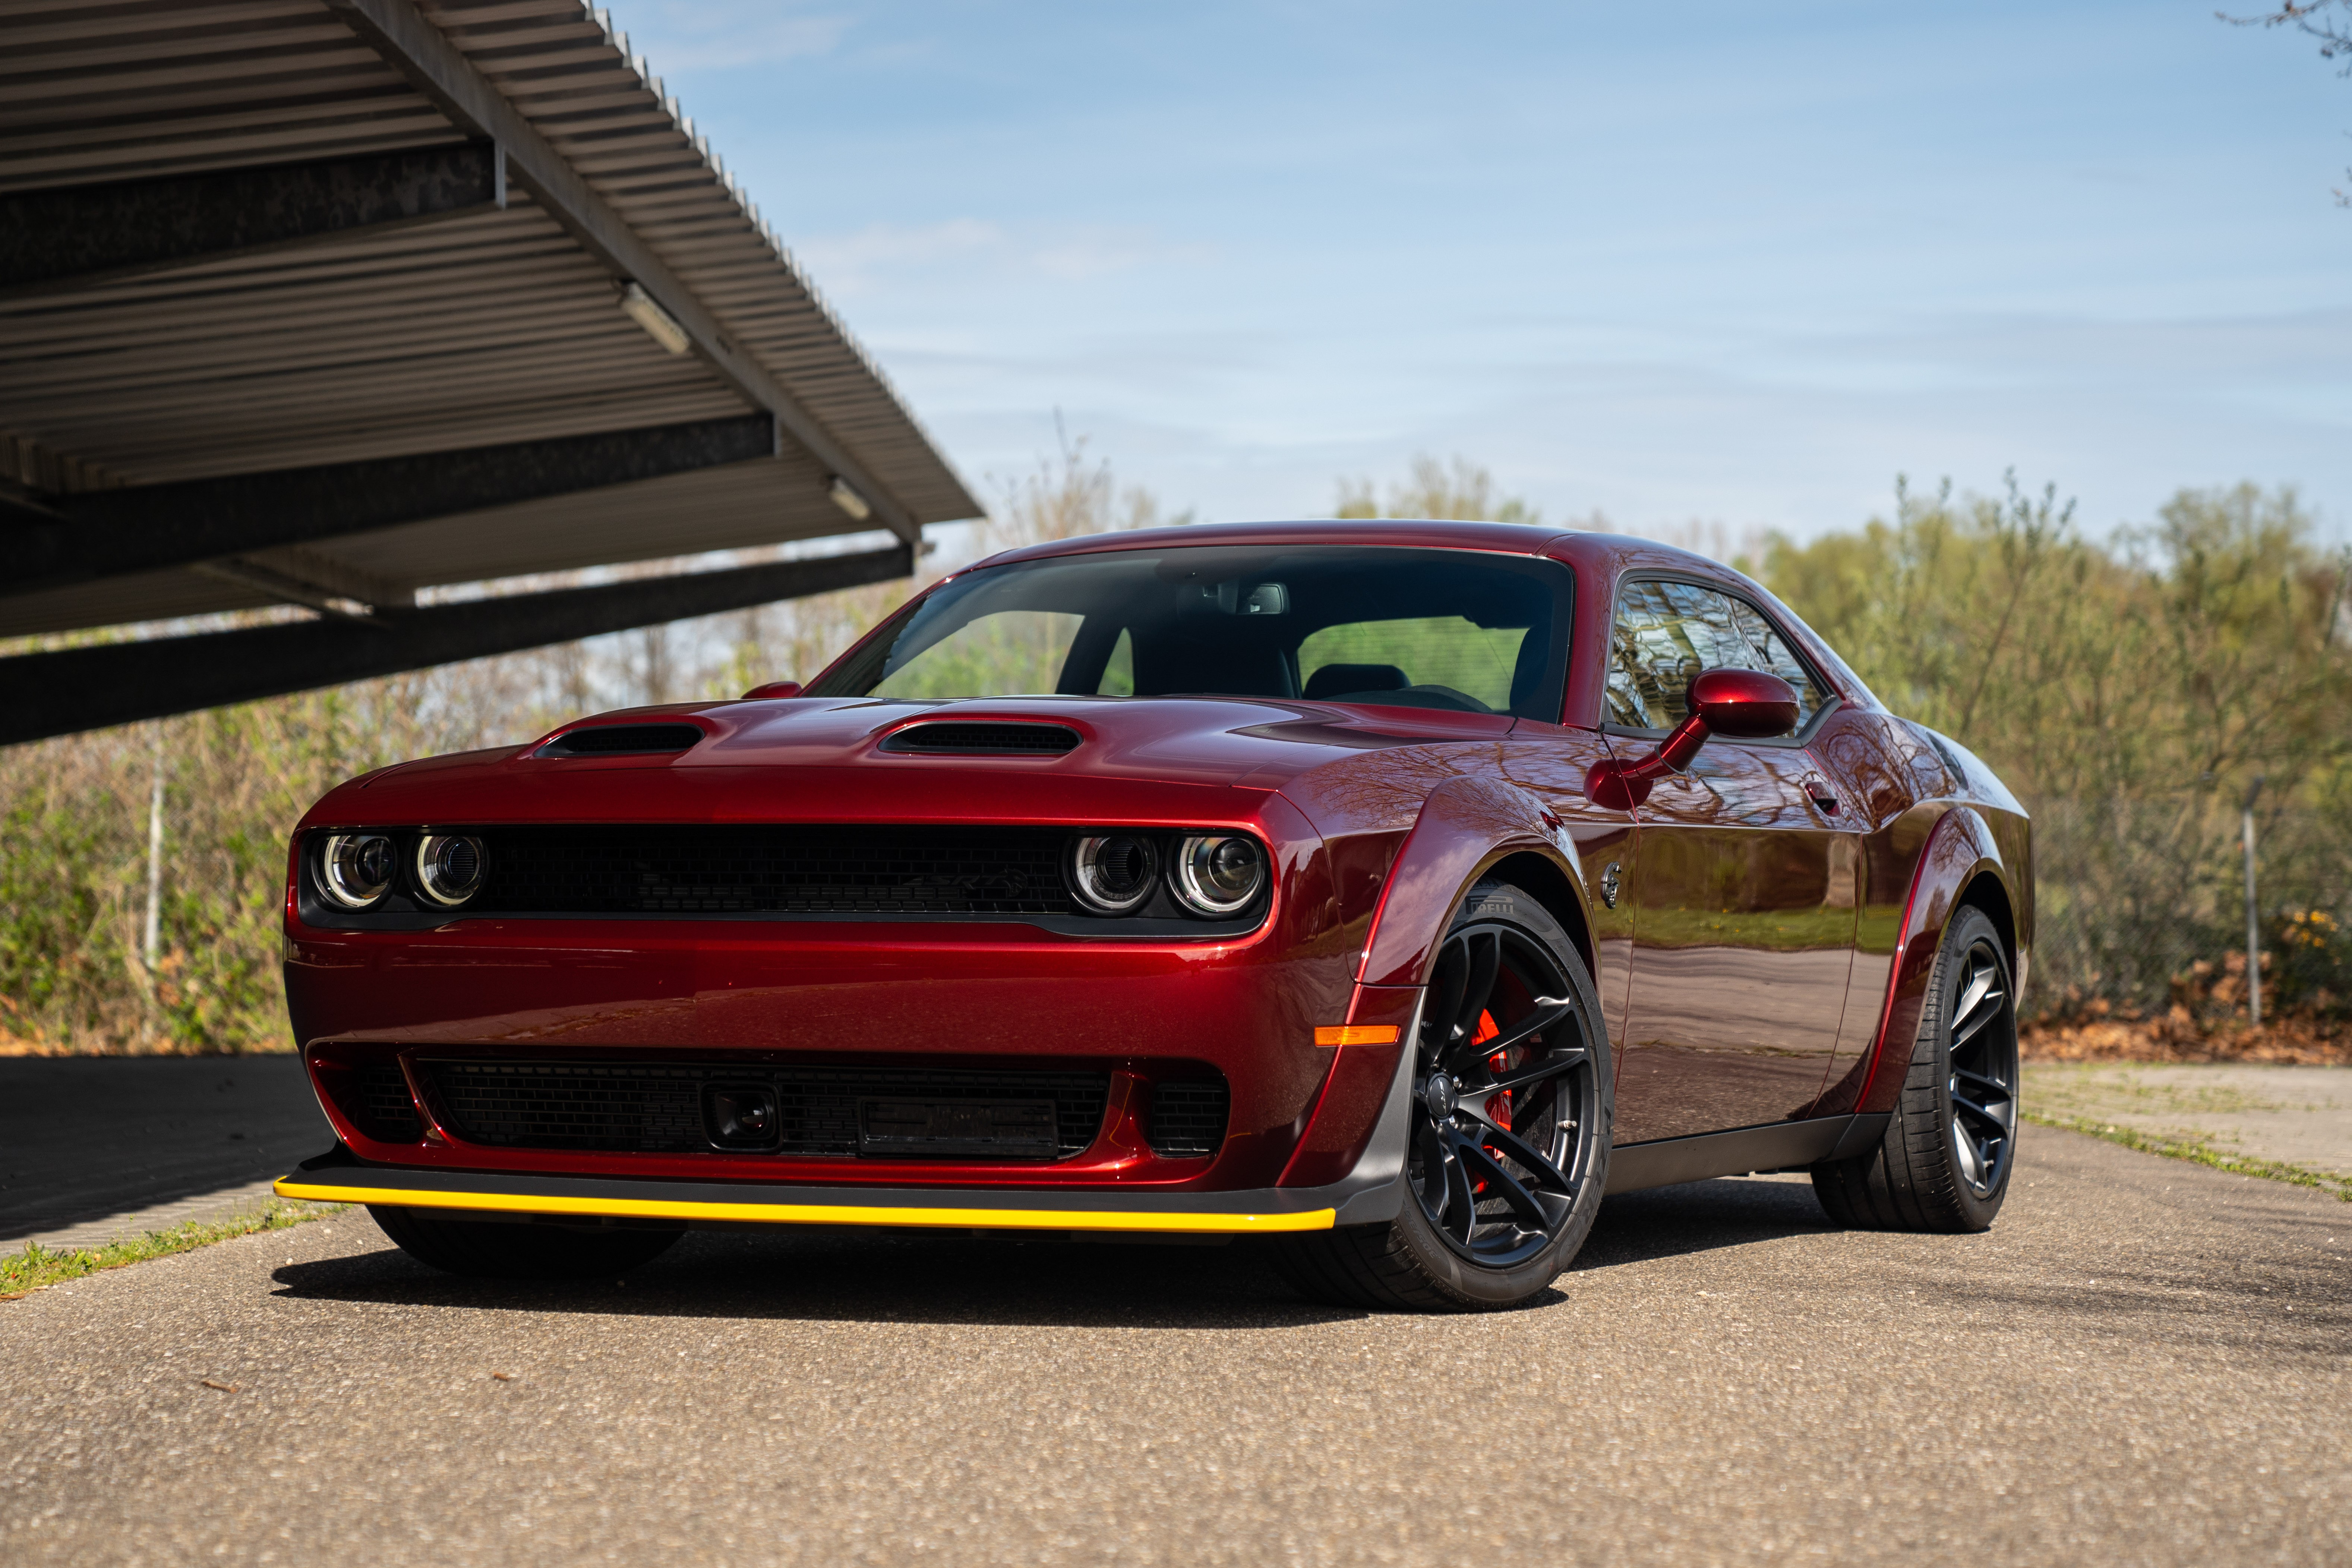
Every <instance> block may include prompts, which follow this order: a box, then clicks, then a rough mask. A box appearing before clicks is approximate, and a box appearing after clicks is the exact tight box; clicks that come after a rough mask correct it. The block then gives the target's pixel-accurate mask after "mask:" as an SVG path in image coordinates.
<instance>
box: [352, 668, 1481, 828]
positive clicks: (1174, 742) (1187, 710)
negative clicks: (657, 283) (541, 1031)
mask: <svg viewBox="0 0 2352 1568" xmlns="http://www.w3.org/2000/svg"><path fill="white" fill-rule="evenodd" d="M937 721H954V722H962V723H971V722H981V721H1003V722H1013V723H1024V722H1025V723H1033V724H1034V723H1054V724H1061V725H1065V726H1066V727H1067V728H1069V729H1070V730H1073V731H1076V733H1077V735H1078V737H1079V739H1078V743H1077V744H1076V746H1075V747H1073V748H1072V749H1071V750H1069V751H1068V752H1063V753H1060V754H1055V755H1044V756H1037V755H997V754H989V755H965V754H929V755H925V754H908V753H905V752H895V751H886V750H885V749H883V742H884V741H885V740H887V738H889V737H890V736H891V735H892V734H893V733H895V732H896V731H900V730H903V729H906V728H908V726H909V725H912V724H918V723H924V722H937ZM653 722H664V723H679V722H685V723H690V724H692V725H694V726H695V727H696V728H698V729H699V730H701V731H704V735H705V738H704V739H703V740H702V741H701V742H698V743H697V744H695V745H694V746H692V747H690V748H689V749H688V750H686V751H683V752H677V753H672V754H667V755H659V754H657V755H636V756H629V755H621V756H573V757H548V756H541V755H539V754H537V753H538V752H540V751H541V748H542V747H544V746H545V745H546V744H547V743H548V742H549V741H550V740H551V739H553V738H554V737H553V736H547V737H541V739H540V740H538V741H534V742H531V743H530V745H528V746H523V747H520V748H514V749H502V750H498V751H489V752H465V753H461V754H458V755H454V756H447V757H436V758H428V759H425V760H424V761H421V762H415V763H404V764H401V765H400V766H397V767H394V768H388V769H385V770H383V771H382V772H379V773H372V774H369V775H367V776H365V777H363V778H361V779H355V780H353V781H352V783H351V784H346V785H344V786H342V787H341V789H338V790H336V791H334V792H333V793H332V794H331V795H329V796H328V797H327V798H326V799H325V800H322V801H321V802H320V805H319V806H318V807H317V808H314V810H313V812H312V813H311V819H312V820H313V821H322V820H326V819H328V818H331V817H336V816H346V815H348V816H352V820H359V819H361V818H362V816H364V817H366V818H372V819H377V820H393V819H395V818H400V817H411V816H413V817H415V819H417V820H420V821H424V820H432V819H436V818H438V819H445V820H457V819H460V818H463V819H467V820H473V821H489V820H494V819H501V818H503V819H508V820H527V819H533V818H536V819H541V820H549V819H553V818H565V819H570V820H581V819H583V818H593V817H595V816H600V815H604V812H605V811H606V809H607V808H610V809H611V810H612V811H613V814H614V815H617V816H638V815H639V814H640V812H641V811H652V812H657V813H659V814H660V815H664V816H670V815H677V816H684V817H686V818H688V819H696V818H700V819H709V818H711V817H719V818H728V817H740V816H745V815H760V816H767V815H771V814H774V815H779V816H784V817H787V818H799V819H801V820H809V819H812V818H814V817H833V818H835V819H846V818H860V817H866V816H880V815H889V816H898V817H900V818H902V819H903V818H905V817H907V816H908V813H909V811H910V810H911V809H913V808H915V807H917V806H918V805H919V806H922V807H924V808H925V809H923V810H922V811H921V815H923V816H930V815H934V814H936V813H940V812H946V813H948V814H954V813H955V812H956V810H957V809H958V807H959V806H960V805H973V806H977V805H979V804H980V802H981V800H982V798H985V799H987V800H988V801H990V802H992V803H995V807H994V809H985V810H983V812H982V814H983V815H989V816H994V815H997V814H998V812H999V811H1000V810H1002V809H1003V805H1002V803H1004V802H1006V801H1008V800H1015V799H1023V798H1025V799H1027V800H1029V801H1032V802H1034V804H1035V805H1036V807H1037V808H1038V809H1039V810H1040V812H1041V813H1045V814H1050V813H1051V812H1052V811H1053V810H1054V803H1055V802H1056V801H1067V800H1071V799H1074V798H1078V797H1088V796H1095V795H1097V794H1098V791H1099V788H1100V786H1101V784H1104V783H1107V782H1108V781H1116V780H1124V781H1131V782H1132V783H1133V784H1136V785H1137V786H1141V785H1145V784H1163V785H1174V786H1192V787H1194V788H1198V787H1200V786H1213V787H1218V788H1227V789H1230V788H1241V789H1247V790H1263V791H1272V790H1278V789H1280V788H1281V787H1282V786H1283V785H1284V784H1287V783H1288V782H1289V781H1290V780H1292V779H1294V778H1296V777H1297V776H1298V775H1299V774H1300V773H1306V772H1307V771H1309V770H1311V769H1314V768H1317V767H1320V766H1323V765H1325V764H1327V763H1334V762H1338V761H1341V760H1343V759H1346V758H1349V757H1355V756H1359V755H1360V754H1361V753H1363V752H1370V751H1379V750H1384V749H1390V748H1397V747H1418V746H1428V745H1432V744H1446V743H1456V744H1459V743H1465V742H1467V743H1474V744H1475V743H1477V742H1488V743H1491V742H1494V741H1496V740H1498V739H1500V738H1501V737H1503V736H1505V735H1507V734H1508V733H1509V732H1510V731H1511V730H1512V729H1513V727H1514V725H1515V724H1516V722H1517V721H1515V720H1513V719H1512V718H1511V716H1510V715H1508V714H1474V713H1455V712H1448V711H1444V710H1431V709H1410V708H1375V707H1370V706H1357V705H1354V704H1345V705H1343V704H1337V703H1321V702H1303V701H1299V702H1291V701H1279V700H1240V699H1231V698H1083V697H1075V698H1062V697H1055V698H1021V699H1013V700H962V701H946V702H938V701H885V700H866V699H832V698H791V699H784V700H773V701H751V702H726V703H714V704H707V705H680V706H672V707H666V708H654V709H632V710H625V711H621V712H615V713H605V714H599V715H597V716H595V717H593V718H592V719H586V720H582V721H579V722H578V723H575V724H571V725H566V726H565V727H564V728H563V729H562V731H556V732H555V733H556V734H557V735H562V734H568V733H571V732H572V731H577V730H581V729H585V728H588V727H591V726H594V725H603V724H646V723H653ZM604 775H614V776H609V777H607V776H604ZM362 796H363V797H364V804H363V805H362V799H361V798H360V797H362ZM624 802H629V803H634V804H630V805H625V804H623V803H624Z"/></svg>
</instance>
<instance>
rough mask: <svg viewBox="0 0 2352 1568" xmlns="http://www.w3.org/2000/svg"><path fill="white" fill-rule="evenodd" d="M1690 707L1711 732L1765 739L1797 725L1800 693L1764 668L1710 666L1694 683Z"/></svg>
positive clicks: (1759, 739)
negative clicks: (1716, 667)
mask: <svg viewBox="0 0 2352 1568" xmlns="http://www.w3.org/2000/svg"><path fill="white" fill-rule="evenodd" d="M1690 710H1691V712H1692V714H1693V715H1694V716H1696V718H1697V719H1698V720H1699V721H1700V722H1702V723H1704V724H1705V725H1706V727H1707V731H1708V732H1709V733H1711V734H1717V735H1725V736H1728V737H1730V738H1732V739H1734V740H1739V741H1761V740H1767V739H1769V738H1770V737H1772V736H1774V735H1785V734H1787V733H1788V732H1789V731H1791V730H1793V729H1795V728H1796V727H1797V693H1796V690H1795V689H1793V688H1792V687H1790V684H1789V683H1788V682H1787V681H1785V680H1783V679H1780V677H1779V676H1777V675H1767V674H1765V673H1764V672H1763V671H1762V670H1760V669H1710V670H1706V671H1704V672H1703V673H1701V674H1700V675H1699V677H1698V678H1697V679H1695V680H1693V681H1692V682H1691V683H1690Z"/></svg>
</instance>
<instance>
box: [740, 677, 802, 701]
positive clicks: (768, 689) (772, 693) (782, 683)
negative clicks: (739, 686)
mask: <svg viewBox="0 0 2352 1568" xmlns="http://www.w3.org/2000/svg"><path fill="white" fill-rule="evenodd" d="M800 694H801V683H800V682H799V681H797V680H771V681H770V682H768V684H767V685H765V686H755V687H753V688H751V690H749V691H746V692H745V693H743V700H744V701H746V702H768V701H772V700H775V699H776V698H779V697H798V696H799V695H800Z"/></svg>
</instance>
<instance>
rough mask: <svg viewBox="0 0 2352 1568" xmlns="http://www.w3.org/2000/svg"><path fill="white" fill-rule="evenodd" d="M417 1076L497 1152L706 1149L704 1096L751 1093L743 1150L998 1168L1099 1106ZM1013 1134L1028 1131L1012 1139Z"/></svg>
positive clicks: (807, 1081)
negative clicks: (758, 1119) (760, 1138)
mask: <svg viewBox="0 0 2352 1568" xmlns="http://www.w3.org/2000/svg"><path fill="white" fill-rule="evenodd" d="M423 1070H424V1073H425V1078H426V1080H427V1082H428V1083H429V1084H430V1085H431V1088H432V1094H433V1099H434V1111H435V1114H436V1116H438V1117H439V1118H440V1119H441V1121H442V1125H443V1126H444V1127H446V1129H447V1130H448V1131H449V1133H450V1135H451V1136H453V1137H456V1138H458V1139H462V1140H464V1141H465V1142H468V1143H480V1144H486V1145H488V1146H490V1147H493V1148H508V1149H585V1150H603V1151H611V1152H632V1153H694V1152H707V1151H709V1149H711V1148H712V1147H713V1146H714V1138H713V1131H714V1129H713V1126H712V1124H711V1121H710V1120H709V1119H710V1117H711V1115H712V1114H713V1112H712V1111H711V1110H710V1105H711V1096H712V1093H713V1092H724V1093H727V1094H730V1095H732V1096H735V1097H737V1098H739V1099H740V1097H741V1096H742V1095H743V1094H744V1092H745V1091H746V1090H747V1089H766V1090H768V1091H770V1092H771V1093H772V1094H773V1096H774V1107H775V1116H774V1120H775V1131H774V1135H773V1138H772V1142H769V1143H768V1144H766V1145H765V1146H764V1147H763V1148H760V1149H753V1150H750V1151H749V1152H764V1153H772V1154H789V1155H825V1154H831V1155H856V1154H859V1153H860V1152H864V1153H866V1154H868V1155H871V1156H876V1157H890V1158H919V1157H921V1153H922V1152H923V1150H924V1148H925V1147H926V1145H927V1144H928V1146H929V1147H930V1148H932V1149H935V1150H936V1151H937V1152H938V1153H939V1154H940V1157H954V1158H961V1159H975V1158H978V1159H986V1158H990V1157H992V1156H991V1155H988V1154H986V1153H983V1152H981V1151H982V1150H985V1149H987V1148H989V1147H991V1146H992V1143H996V1144H1001V1145H1002V1146H1003V1147H1005V1148H1007V1149H1009V1150H1012V1151H1014V1152H1009V1153H1006V1154H1004V1155H1003V1156H1002V1157H1003V1158H1030V1159H1039V1158H1042V1159H1055V1160H1067V1159H1071V1158H1073V1157H1075V1156H1076V1155H1078V1154H1082V1153H1084V1152H1086V1150H1087V1146H1088V1145H1090V1144H1091V1143H1093V1142H1094V1141H1095V1138H1096V1136H1097V1134H1098V1133H1099V1132H1100V1131H1102V1121H1103V1111H1104V1109H1105V1107H1106V1106H1108V1103H1109V1100H1110V1074H1109V1073H1108V1072H1050V1071H1047V1072H1030V1071H1021V1070H1007V1071H952V1070H947V1069H941V1068H855V1067H778V1066H775V1065H774V1064H772V1063H754V1064H750V1065H736V1064H728V1063H717V1062H681V1063H675V1064H672V1063H661V1064H652V1063H634V1062H632V1063H607V1062H525V1061H429V1062H425V1063H424V1064H423ZM1218 1118H1219V1125H1220V1126H1221V1127H1222V1125H1223V1111H1222V1110H1220V1111H1219V1113H1218ZM1015 1127H1019V1128H1021V1129H1023V1130H1024V1131H1025V1130H1026V1129H1028V1128H1031V1127H1034V1129H1035V1132H1034V1135H1032V1136H1030V1137H1028V1138H1026V1139H1025V1140H1021V1139H1014V1138H1013V1137H1012V1136H1010V1135H1009V1130H1011V1129H1013V1128H1015ZM909 1129H912V1131H909ZM730 1143H731V1144H732V1145H733V1146H734V1147H735V1148H737V1149H743V1148H745V1145H743V1144H742V1143H741V1142H739V1141H737V1140H730Z"/></svg>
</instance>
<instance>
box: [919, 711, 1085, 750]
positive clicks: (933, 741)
mask: <svg viewBox="0 0 2352 1568" xmlns="http://www.w3.org/2000/svg"><path fill="white" fill-rule="evenodd" d="M1077 744H1078V732H1077V731H1076V730H1073V729H1071V728H1070V727H1069V726H1068V725H1066V724H1023V723H1013V722H1009V721H1001V720H1000V721H990V722H987V723H972V722H966V721H942V722H939V723H932V724H909V725H908V726H907V727H906V728H905V729H903V730H893V731H890V733H889V734H888V735H887V737H885V738H884V740H883V742H882V749H883V750H884V751H886V752H912V753H913V754H915V755H917V756H933V757H1058V756H1060V755H1061V754H1062V753H1063V752H1070V751H1075V750H1076V749H1077Z"/></svg>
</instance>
